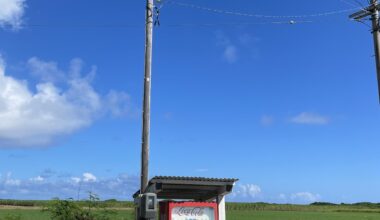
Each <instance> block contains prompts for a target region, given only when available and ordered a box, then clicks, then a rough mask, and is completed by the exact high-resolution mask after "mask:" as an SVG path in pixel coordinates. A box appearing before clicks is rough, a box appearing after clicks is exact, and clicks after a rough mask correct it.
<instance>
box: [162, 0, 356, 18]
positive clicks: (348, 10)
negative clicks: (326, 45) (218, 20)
mask: <svg viewBox="0 0 380 220" xmlns="http://www.w3.org/2000/svg"><path fill="white" fill-rule="evenodd" d="M166 3H170V4H172V5H177V6H181V7H187V8H193V9H198V10H203V11H209V12H213V13H219V14H227V15H236V16H244V17H255V18H267V19H284V18H312V17H322V16H331V15H336V14H342V13H347V12H351V11H354V10H358V9H361V7H355V8H349V9H343V10H336V11H328V12H320V13H315V14H304V15H263V14H252V13H243V12H237V11H228V10H223V9H216V8H209V7H203V6H199V5H194V4H189V3H184V2H177V1H174V0H166Z"/></svg>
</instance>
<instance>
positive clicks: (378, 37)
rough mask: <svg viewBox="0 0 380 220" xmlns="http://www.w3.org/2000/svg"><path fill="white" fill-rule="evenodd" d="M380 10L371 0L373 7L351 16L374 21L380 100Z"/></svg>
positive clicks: (358, 19) (356, 18)
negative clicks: (369, 18)
mask: <svg viewBox="0 0 380 220" xmlns="http://www.w3.org/2000/svg"><path fill="white" fill-rule="evenodd" d="M379 9H380V6H379V4H378V1H377V0H371V5H370V6H368V7H367V8H363V9H362V10H361V11H359V12H356V13H354V14H352V15H350V18H351V19H355V20H357V21H360V20H361V19H363V18H365V17H368V16H371V20H372V34H373V41H374V46H375V59H376V71H377V85H378V94H379V100H380V29H379V28H380V26H379Z"/></svg>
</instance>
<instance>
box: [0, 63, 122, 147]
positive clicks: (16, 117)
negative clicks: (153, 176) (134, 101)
mask: <svg viewBox="0 0 380 220" xmlns="http://www.w3.org/2000/svg"><path fill="white" fill-rule="evenodd" d="M28 67H29V70H30V72H31V74H32V75H34V76H37V77H39V79H41V82H39V83H37V84H36V85H35V91H32V90H30V89H29V87H28V82H27V81H25V80H18V79H15V78H13V77H11V76H9V75H7V74H6V72H5V70H6V69H5V62H4V60H3V59H1V57H0V121H1V123H0V146H3V147H31V146H32V147H36V146H37V147H41V146H48V145H51V144H52V143H54V142H55V141H56V140H57V139H59V138H61V137H63V136H66V135H69V134H72V133H74V132H76V131H78V130H80V129H82V128H85V127H88V126H90V125H91V124H92V123H93V121H94V120H96V119H98V118H99V117H100V116H101V115H103V114H104V112H105V111H107V110H109V109H108V107H107V106H109V105H108V104H109V103H111V104H112V105H111V104H110V105H111V106H112V109H111V110H109V111H110V112H111V113H120V112H122V111H123V109H124V108H128V105H129V102H128V103H126V102H125V101H126V100H127V99H126V98H125V97H126V96H127V95H126V94H125V93H123V92H115V91H111V92H110V93H111V96H107V95H106V96H102V95H101V94H99V93H98V92H96V91H95V89H94V87H93V86H92V80H93V78H94V76H95V74H96V68H95V67H93V68H91V70H90V71H89V72H88V73H87V74H82V69H83V62H82V61H81V60H80V59H73V60H72V61H71V64H70V66H69V70H68V71H63V70H60V69H59V68H58V65H57V64H56V63H54V62H45V61H43V60H40V59H38V58H36V57H34V58H31V59H29V61H28ZM58 81H59V82H61V84H62V85H61V87H58V86H57V85H59V83H57V82H58ZM109 97H111V100H109ZM128 101H129V100H128ZM118 105H120V106H121V107H119V108H120V110H116V109H117V108H118ZM120 114H121V113H120Z"/></svg>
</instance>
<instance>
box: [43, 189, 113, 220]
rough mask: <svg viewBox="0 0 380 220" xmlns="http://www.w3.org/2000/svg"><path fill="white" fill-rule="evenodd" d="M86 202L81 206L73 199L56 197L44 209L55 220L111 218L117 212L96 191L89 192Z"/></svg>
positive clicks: (100, 219) (101, 219)
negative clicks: (109, 207)
mask: <svg viewBox="0 0 380 220" xmlns="http://www.w3.org/2000/svg"><path fill="white" fill-rule="evenodd" d="M85 204H86V206H84V207H81V206H79V205H78V203H76V202H74V201H73V199H67V200H60V199H58V198H56V199H53V200H52V202H51V203H50V204H49V205H48V206H47V207H45V208H44V209H43V211H45V212H50V216H51V219H54V220H109V219H111V216H112V215H113V214H115V212H113V211H111V210H108V209H106V208H105V207H104V206H103V205H102V203H100V199H99V197H98V196H97V195H96V194H94V193H91V192H89V199H88V200H86V201H85Z"/></svg>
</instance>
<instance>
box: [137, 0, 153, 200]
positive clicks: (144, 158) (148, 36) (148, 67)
mask: <svg viewBox="0 0 380 220" xmlns="http://www.w3.org/2000/svg"><path fill="white" fill-rule="evenodd" d="M153 9H154V4H153V0H146V15H145V16H146V17H145V19H146V24H145V26H146V29H145V77H144V100H143V128H142V144H141V188H140V193H145V190H146V188H147V186H148V168H149V132H150V93H151V74H152V42H153Z"/></svg>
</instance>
